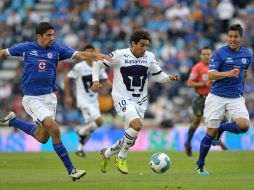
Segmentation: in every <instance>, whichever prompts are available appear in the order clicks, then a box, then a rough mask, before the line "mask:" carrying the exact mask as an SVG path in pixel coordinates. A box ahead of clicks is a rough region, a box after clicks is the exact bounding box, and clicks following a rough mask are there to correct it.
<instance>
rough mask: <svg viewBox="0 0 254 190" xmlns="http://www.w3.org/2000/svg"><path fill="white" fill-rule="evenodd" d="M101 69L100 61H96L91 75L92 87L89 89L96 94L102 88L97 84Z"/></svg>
mask: <svg viewBox="0 0 254 190" xmlns="http://www.w3.org/2000/svg"><path fill="white" fill-rule="evenodd" d="M101 67H102V63H101V61H97V62H95V63H94V64H93V73H92V76H93V85H92V86H91V89H92V91H94V92H98V91H99V90H100V89H101V87H102V85H101V83H100V82H99V72H100V69H101Z"/></svg>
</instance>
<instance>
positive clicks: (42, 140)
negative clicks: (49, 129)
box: [37, 138, 49, 144]
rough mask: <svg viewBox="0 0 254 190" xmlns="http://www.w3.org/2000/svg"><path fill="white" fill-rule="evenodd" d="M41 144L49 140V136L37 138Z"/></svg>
mask: <svg viewBox="0 0 254 190" xmlns="http://www.w3.org/2000/svg"><path fill="white" fill-rule="evenodd" d="M37 140H38V141H39V142H40V143H41V144H46V143H47V142H48V140H49V138H38V139H37Z"/></svg>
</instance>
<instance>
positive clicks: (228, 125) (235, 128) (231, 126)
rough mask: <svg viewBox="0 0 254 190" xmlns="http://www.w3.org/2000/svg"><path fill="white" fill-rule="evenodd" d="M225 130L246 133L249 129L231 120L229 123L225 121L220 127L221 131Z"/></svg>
mask: <svg viewBox="0 0 254 190" xmlns="http://www.w3.org/2000/svg"><path fill="white" fill-rule="evenodd" d="M224 131H228V132H230V133H234V134H240V133H245V132H246V131H247V130H246V129H241V128H240V127H239V126H238V125H237V124H236V122H229V123H223V124H221V125H220V127H219V133H222V132H224Z"/></svg>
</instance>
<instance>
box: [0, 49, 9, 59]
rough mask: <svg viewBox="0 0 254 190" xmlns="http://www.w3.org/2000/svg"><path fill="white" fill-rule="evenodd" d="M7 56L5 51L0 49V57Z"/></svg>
mask: <svg viewBox="0 0 254 190" xmlns="http://www.w3.org/2000/svg"><path fill="white" fill-rule="evenodd" d="M6 56H8V53H7V49H1V50H0V57H6Z"/></svg>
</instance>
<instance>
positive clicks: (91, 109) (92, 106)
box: [80, 101, 101, 123]
mask: <svg viewBox="0 0 254 190" xmlns="http://www.w3.org/2000/svg"><path fill="white" fill-rule="evenodd" d="M80 110H81V112H82V115H83V117H84V119H85V123H89V122H91V121H95V120H96V119H97V118H99V117H101V112H100V108H99V103H98V101H97V102H93V103H89V104H87V105H86V106H84V107H80Z"/></svg>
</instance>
